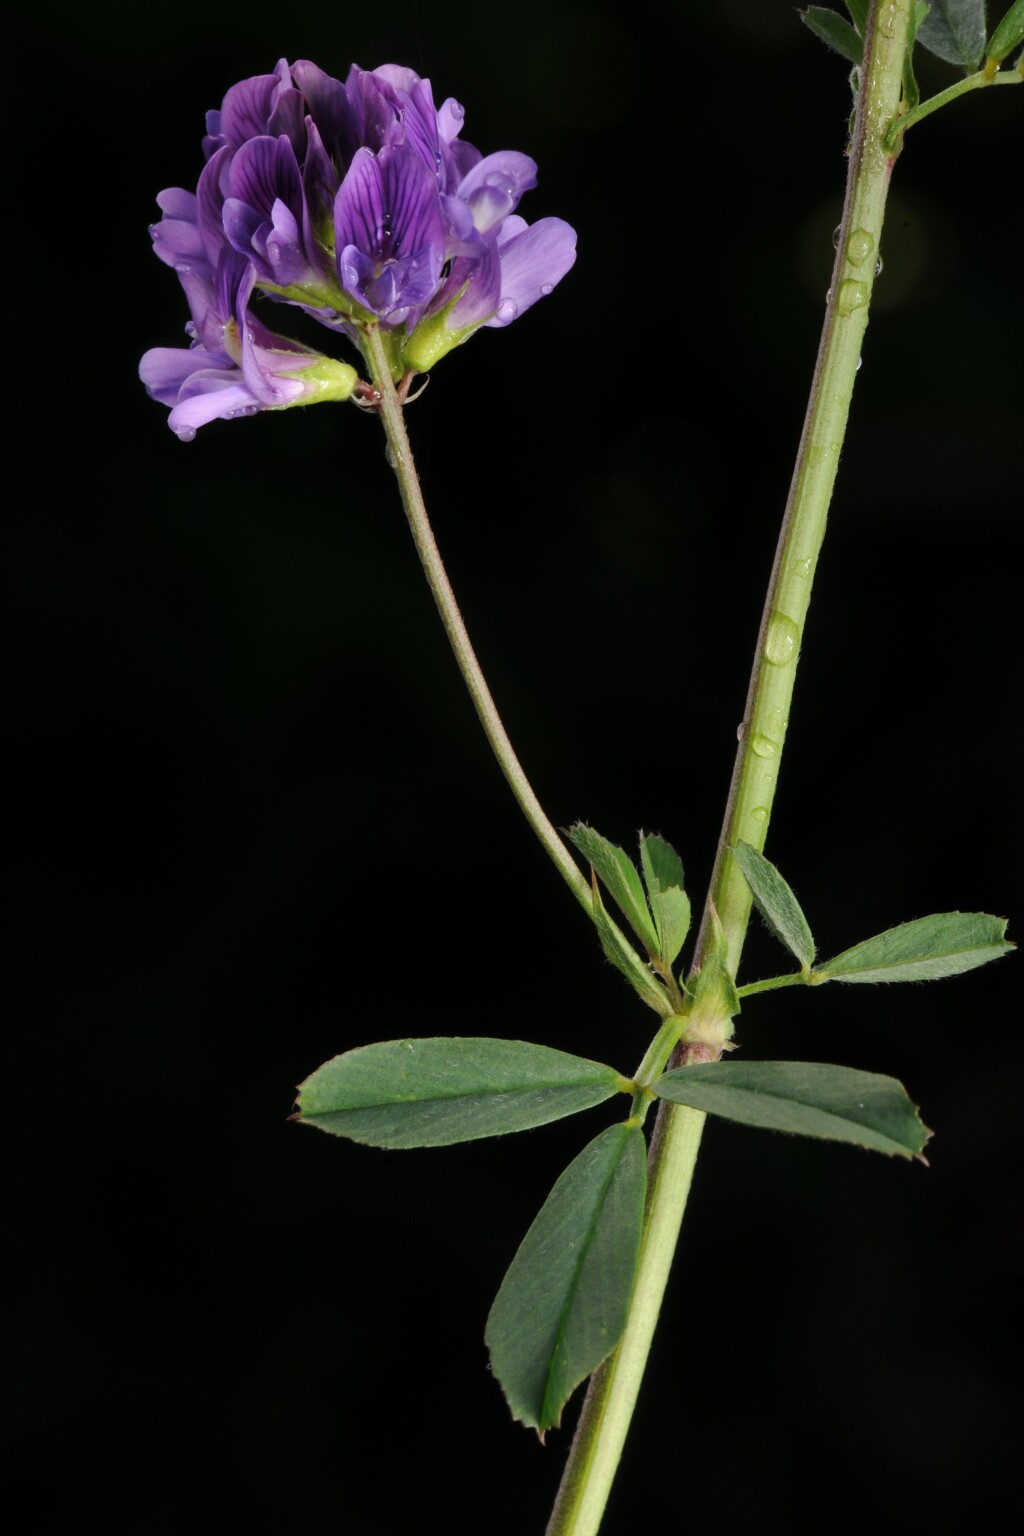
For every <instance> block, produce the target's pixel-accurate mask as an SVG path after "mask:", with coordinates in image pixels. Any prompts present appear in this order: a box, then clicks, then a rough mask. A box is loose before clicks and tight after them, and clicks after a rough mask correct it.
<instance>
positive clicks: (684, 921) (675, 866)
mask: <svg viewBox="0 0 1024 1536" xmlns="http://www.w3.org/2000/svg"><path fill="white" fill-rule="evenodd" d="M640 863H641V865H642V866H643V872H644V881H645V883H646V885H647V899H648V901H649V902H650V905H651V911H652V913H653V914H654V926H655V927H656V928H657V930H658V944H659V951H660V956H661V960H662V962H663V963H664V964H665V965H667V966H671V965H672V963H673V961H674V960H675V958H676V956H677V955H678V953H679V951H680V950H681V949H682V947H683V944H684V942H685V939H686V935H687V933H688V932H689V930H690V898H689V897H688V896H687V894H686V892H685V890H684V889H683V864H682V860H681V859H680V857H679V855H678V853H676V851H675V849H674V848H673V847H672V845H671V843H666V842H665V840H664V838H661V837H655V836H654V834H653V833H650V832H647V833H642V834H641V837H640Z"/></svg>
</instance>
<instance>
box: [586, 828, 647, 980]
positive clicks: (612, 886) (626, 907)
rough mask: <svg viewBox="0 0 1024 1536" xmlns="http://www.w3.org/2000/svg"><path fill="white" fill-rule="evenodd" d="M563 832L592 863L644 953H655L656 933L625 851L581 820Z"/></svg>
mask: <svg viewBox="0 0 1024 1536" xmlns="http://www.w3.org/2000/svg"><path fill="white" fill-rule="evenodd" d="M566 835H567V836H568V838H569V841H570V842H571V843H572V844H573V846H574V847H576V848H578V849H579V851H580V853H582V855H583V857H584V858H585V859H587V860H588V861H589V862H590V864H591V865H592V866H593V868H594V870H595V872H596V874H597V877H598V879H599V880H601V881H602V882H603V883H604V885H605V886H607V888H608V890H609V891H610V892H611V894H612V896H613V897H614V899H615V901H616V902H617V903H618V905H619V907H620V908H621V910H622V914H623V916H624V917H625V919H626V921H627V923H629V925H630V927H631V928H632V929H633V931H634V933H635V934H636V936H637V938H638V939H639V940H640V942H641V944H643V946H644V948H645V949H646V950H647V953H648V954H649V955H656V954H657V953H658V950H659V943H658V935H657V933H656V932H655V928H654V923H653V921H652V918H651V914H650V912H649V911H648V910H647V902H646V901H645V900H644V888H643V886H642V885H641V884H640V876H639V875H638V874H637V872H636V866H635V864H634V863H633V860H632V859H631V858H630V857H629V854H628V853H624V852H623V850H622V849H621V848H617V847H616V846H615V844H614V843H610V842H609V841H608V839H607V838H606V837H602V836H601V834H600V832H595V831H594V829H593V827H587V826H584V824H583V822H581V821H578V822H577V823H576V825H575V826H574V827H570V828H569V831H568V833H567V834H566Z"/></svg>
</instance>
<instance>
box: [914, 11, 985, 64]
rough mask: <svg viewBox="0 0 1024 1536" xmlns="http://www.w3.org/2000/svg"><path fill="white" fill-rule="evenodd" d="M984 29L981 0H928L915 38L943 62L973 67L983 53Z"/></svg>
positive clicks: (978, 62)
mask: <svg viewBox="0 0 1024 1536" xmlns="http://www.w3.org/2000/svg"><path fill="white" fill-rule="evenodd" d="M986 32H987V27H986V25H985V0H931V9H930V10H929V12H928V15H927V16H926V17H925V18H924V21H923V22H922V23H921V25H920V27H919V28H918V33H917V40H918V42H919V43H920V44H921V46H922V48H927V49H928V52H929V53H934V54H935V56H936V57H937V58H940V59H945V61H946V63H947V64H959V65H961V66H962V67H963V68H964V69H977V67H978V65H979V64H980V63H981V61H982V58H983V57H984V53H985V36H986Z"/></svg>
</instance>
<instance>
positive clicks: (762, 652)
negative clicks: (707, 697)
mask: <svg viewBox="0 0 1024 1536" xmlns="http://www.w3.org/2000/svg"><path fill="white" fill-rule="evenodd" d="M910 4H911V0H875V3H874V4H873V7H872V11H871V16H870V19H869V23H868V27H867V37H866V41H865V51H864V60H863V64H862V68H861V87H860V91H859V94H858V99H857V111H856V124H855V129H854V138H853V145H852V149H851V156H850V168H849V174H848V177H847V188H846V202H845V206H844V209H843V219H842V224H841V225H840V232H839V241H838V246H837V250H836V261H835V267H834V270H833V274H832V286H831V289H830V291H829V298H828V302H827V304H826V311H825V324H824V328H823V330H822V336H821V343H820V346H819V350H818V359H817V364H816V366H815V371H814V378H813V381H812V385H811V394H810V400H809V402H808V408H807V416H806V419H805V422H804V430H803V435H802V437H801V439H800V447H799V451H798V454H797V461H796V467H795V470H794V475H793V482H792V485H791V487H790V493H789V499H788V502H787V505H786V513H785V517H784V520H783V524H782V531H781V533H780V537H779V544H778V549H777V551H776V556H775V565H774V567H773V570H772V576H771V581H770V583H769V588H768V596H767V599H766V602H765V608H764V614H763V617H762V621H761V630H760V634H759V636H758V642H757V651H756V655H755V660H754V667H753V671H752V674H751V679H750V688H749V692H748V695H747V704H746V709H745V711H744V719H743V724H742V725H741V727H740V746H739V750H738V752H737V756H736V765H735V769H734V772H733V778H732V784H731V786H730V790H729V799H728V803H727V806H726V813H725V821H724V824H723V828H722V835H721V839H720V842H719V846H718V852H717V856H716V859H715V866H714V870H713V872H712V877H711V884H710V890H709V894H708V900H707V903H706V905H705V908H704V919H703V923H702V926H701V931H700V935H699V937H698V941H697V948H696V954H695V957H694V968H695V969H696V968H698V967H699V966H700V964H701V963H702V961H703V959H704V955H705V950H706V947H707V943H708V938H709V934H710V927H711V913H712V911H715V912H717V914H718V918H719V920H720V922H721V925H722V929H723V931H724V933H725V937H726V941H727V945H728V963H729V970H730V973H731V974H732V975H733V976H735V974H736V971H737V968H738V966H739V961H740V955H741V953H742V949H743V942H744V939H745V936H746V931H747V924H748V921H749V918H750V910H751V896H750V890H749V887H748V886H747V883H746V881H745V879H744V878H743V875H742V872H741V870H740V868H739V866H738V864H737V863H736V861H735V859H734V858H733V857H732V853H731V849H732V848H733V847H734V846H735V844H736V843H737V842H738V841H740V840H741V839H742V840H743V841H745V842H748V843H750V844H751V845H752V846H754V847H755V848H757V849H759V850H760V849H761V848H763V846H764V841H765V836H766V834H767V831H768V823H769V820H770V818H771V809H772V804H773V801H774V798H775V789H776V785H777V777H778V771H779V764H780V762H781V759H782V749H783V744H784V741H785V735H786V727H787V725H788V722H789V709H790V702H791V700H792V695H793V684H794V680H795V677H796V669H797V663H798V660H799V653H800V644H801V639H802V635H803V627H804V621H805V619H806V616H807V609H808V606H809V603H810V598H811V588H812V585H813V581H814V571H815V566H816V564H817V559H818V553H819V551H820V549H821V544H822V539H823V538H824V534H825V522H826V518H827V515H828V508H829V503H830V501H831V497H832V487H833V484H834V482H835V476H836V469H837V467H838V463H839V453H840V449H841V447H842V442H843V437H844V435H845V431H846V421H847V416H848V414H849V409H850V400H851V397H852V395H853V386H854V381H855V378H856V374H857V366H858V361H859V358H860V349H861V342H862V340H863V336H864V331H865V329H866V327H867V320H868V312H869V308H870V301H871V292H872V288H873V286H874V278H875V264H876V261H877V259H878V250H879V245H880V241H881V233H882V220H883V216H884V211H885V200H886V195H887V192H888V187H889V174H890V172H891V170H892V166H893V163H894V161H895V158H896V153H897V152H898V151H894V150H887V149H886V147H885V142H884V136H885V134H886V131H887V129H888V128H889V125H890V124H891V123H892V121H893V119H894V117H895V114H896V109H897V106H898V104H899V99H900V86H901V77H902V67H903V55H904V50H905V43H906V37H907V30H908V23H909V14H910ZM363 350H364V353H365V356H366V359H367V363H368V365H369V370H370V375H371V378H372V381H373V385H374V388H375V390H376V393H377V402H376V403H377V405H378V408H379V410H380V414H381V417H382V420H383V423H384V430H385V433H386V434H387V440H388V446H389V456H390V459H391V462H392V465H393V467H394V470H395V474H396V476H397V478H398V483H399V487H400V489H401V493H402V500H403V503H404V505H405V510H406V514H407V516H408V519H409V524H410V527H411V529H412V533H413V538H414V539H415V542H416V547H417V549H418V551H419V555H420V559H421V561H422V563H423V568H424V571H425V573H426V576H427V580H428V582H429V584H430V587H431V590H432V591H433V594H434V598H435V600H436V602H437V606H438V609H439V611H440V614H441V619H442V621H443V623H444V627H445V630H446V631H447V634H448V638H449V641H450V642H451V646H452V649H453V651H454V653H455V657H456V660H457V662H458V665H459V668H460V671H461V672H462V675H463V678H464V679H465V682H466V685H467V687H468V689H469V692H470V695H471V697H472V699H473V703H474V705H475V707H476V711H477V714H478V716H479V718H480V722H481V724H482V725H483V728H484V731H485V733H486V735H487V739H488V741H489V742H490V744H491V747H492V749H493V751H494V754H495V756H496V757H497V759H498V762H499V764H500V766H501V769H502V772H503V773H504V775H505V777H506V779H507V780H508V783H509V785H510V786H511V788H512V791H513V793H514V795H515V797H516V799H517V801H518V802H519V805H520V807H521V808H522V810H523V813H524V814H525V816H526V819H527V821H528V822H529V823H530V825H531V827H532V828H533V830H534V832H535V833H536V834H537V836H538V838H539V839H540V841H541V843H542V844H543V845H544V847H545V849H546V850H547V852H548V854H549V855H550V857H551V858H552V860H553V861H554V863H555V865H556V866H557V868H558V870H559V873H560V874H561V875H562V877H563V879H564V880H565V881H566V884H567V885H568V886H569V888H570V889H571V890H572V892H573V894H574V895H575V896H576V898H577V900H578V901H579V902H580V903H581V905H582V906H583V907H584V908H585V909H586V910H587V912H588V913H590V912H591V911H592V898H591V890H590V887H589V885H588V884H587V881H586V880H585V879H584V877H583V875H582V874H581V872H580V870H579V869H578V868H577V866H576V863H575V861H574V860H573V858H572V856H571V855H570V853H569V851H568V849H567V848H566V846H565V844H564V843H563V842H562V840H561V838H560V837H559V836H558V833H557V831H556V830H555V828H554V827H553V826H552V824H551V822H550V821H549V820H548V818H547V816H546V815H545V813H544V811H543V809H542V807H541V805H540V802H539V801H538V799H537V796H536V795H535V794H534V791H533V788H532V787H531V785H530V783H529V781H528V780H527V778H526V775H525V774H524V772H523V770H522V766H521V765H520V763H519V760H518V758H517V757H516V755H515V752H514V751H513V749H512V744H511V742H510V740H509V738H508V734H507V732H506V730H505V727H504V725H503V724H502V721H501V718H500V716H499V715H498V711H497V709H496V708H495V704H494V700H493V699H492V697H491V693H490V690H489V688H488V687H487V683H486V681H485V680H484V676H483V673H482V671H481V670H480V664H479V662H478V661H477V659H476V655H475V653H474V651H473V647H472V645H471V644H470V640H469V635H468V634H467V632H466V626H465V624H464V622H463V619H462V615H461V613H460V612H459V608H458V604H457V603H456V600H455V594H454V593H453V591H452V588H451V584H450V583H449V581H448V577H447V574H446V572H445V569H444V566H443V564H442V561H441V556H440V553H439V551H438V548H437V544H436V541H435V539H434V535H433V532H432V530H431V527H430V522H429V520H428V517H427V512H426V507H425V505H424V502H423V496H422V493H421V491H420V486H419V481H418V479H417V476H416V471H415V468H414V465H413V459H412V453H411V450H410V447H409V439H408V436H407V434H406V430H405V422H404V419H403V404H402V400H401V398H400V396H399V393H398V391H397V390H396V388H395V385H394V382H393V380H392V377H391V372H390V368H389V364H388V357H387V352H386V349H385V345H384V341H383V338H382V337H381V335H380V332H379V331H378V330H377V329H375V328H373V329H370V330H368V331H367V332H366V333H365V334H364V337H363ZM637 968H638V975H639V976H640V977H643V976H644V975H645V968H644V967H643V966H642V964H641V962H640V961H639V958H638V960H637ZM651 985H652V987H653V986H654V985H655V984H654V983H653V982H652V983H651ZM658 996H659V992H658V989H656V988H655V991H654V992H653V993H652V997H651V1001H652V1005H653V1006H655V1007H656V1008H658V1011H659V1012H661V1013H662V1014H663V1015H664V1014H665V1013H666V1012H669V1011H670V1010H669V1009H668V1008H667V1007H666V1006H664V1000H663V999H662V1001H661V1002H660V1003H659V1001H658ZM722 1022H723V1023H725V1022H727V1021H724V1020H723V1021H722ZM703 1127H704V1115H703V1114H702V1113H701V1112H700V1111H697V1110H693V1109H688V1108H685V1107H682V1106H679V1107H673V1106H670V1105H668V1104H666V1103H664V1102H663V1103H662V1104H661V1105H660V1107H659V1111H658V1118H657V1122H656V1124H655V1128H654V1135H653V1136H652V1138H651V1152H650V1177H649V1184H648V1197H647V1211H646V1216H645V1224H644V1234H643V1240H642V1243H641V1250H640V1260H639V1265H638V1269H637V1278H636V1284H635V1286H634V1291H633V1299H632V1303H631V1306H630V1314H629V1318H628V1320H627V1323H626V1328H625V1332H624V1333H623V1336H622V1339H621V1340H620V1342H619V1345H618V1347H617V1348H616V1349H615V1350H614V1351H613V1353H612V1354H611V1355H610V1356H609V1358H608V1359H607V1360H606V1361H605V1363H604V1365H603V1366H601V1368H600V1369H599V1370H598V1371H596V1372H595V1374H594V1376H593V1377H592V1379H591V1383H590V1388H589V1391H588V1393H587V1397H586V1401H585V1402H584V1405H583V1410H582V1412H581V1415H580V1420H579V1424H578V1425H577V1429H576V1435H575V1438H574V1440H573V1445H572V1450H571V1452H570V1455H569V1461H568V1464H567V1466H566V1470H565V1475H564V1477H563V1479H562V1486H561V1488H560V1489H559V1494H558V1498H557V1500H556V1503H555V1507H554V1510H553V1512H552V1515H551V1521H550V1523H549V1525H548V1531H547V1536H596V1532H597V1531H598V1528H599V1526H600V1524H601V1519H602V1516H603V1513H604V1509H605V1505H606V1503H607V1499H608V1494H609V1492H610V1490H611V1486H612V1481H613V1479H614V1476H615V1472H616V1469H617V1467H618V1463H619V1459H620V1456H621V1454H622V1447H623V1445H624V1443H625V1438H626V1434H627V1431H628V1429H629V1423H630V1419H631V1417H632V1414H633V1409H634V1406H635V1403H636V1398H637V1394H638V1392H639V1390H640V1382H641V1379H642V1376H643V1371H644V1366H645V1364H646V1361H647V1356H648V1353H649V1351H650V1346H651V1340H652V1338H653V1335H654V1329H655V1326H656V1323H657V1320H658V1313H659V1311H660V1308H661V1300H662V1296H663V1295H664V1291H665V1286H666V1284H667V1281H668V1275H669V1271H670V1269H671V1265H672V1259H673V1255H674V1253H675V1247H676V1242H677V1239H678V1235H679V1228H680V1225H681V1223H682V1219H683V1212H684V1210H685V1208H686V1201H687V1197H688V1195H689V1190H690V1183H691V1179H692V1176H693V1168H694V1164H695V1162H696V1158H697V1151H698V1148H699V1146H700V1138H701V1132H702V1130H703Z"/></svg>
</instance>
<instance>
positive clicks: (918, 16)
mask: <svg viewBox="0 0 1024 1536" xmlns="http://www.w3.org/2000/svg"><path fill="white" fill-rule="evenodd" d="M927 15H928V4H927V0H914V4H913V6H912V7H911V11H910V27H909V29H908V31H907V50H906V53H905V54H904V55H903V107H904V109H905V110H906V111H907V112H910V111H912V110H913V108H914V107H916V106H917V104H918V102H919V101H920V100H921V92H920V89H919V87H918V84H917V75H916V74H915V73H914V44H915V42H916V41H917V34H918V32H919V31H920V29H921V23H922V21H924V19H925V17H926V16H927Z"/></svg>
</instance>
